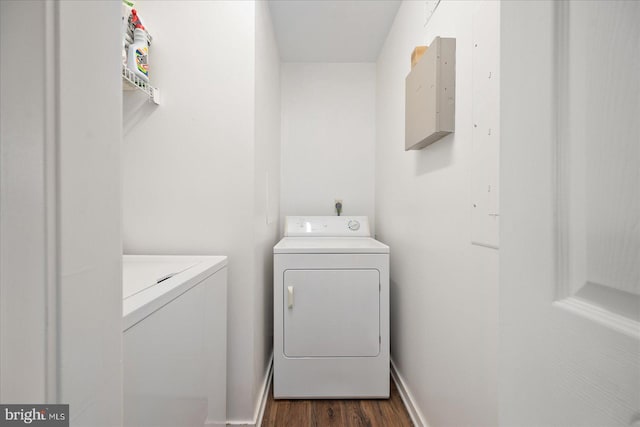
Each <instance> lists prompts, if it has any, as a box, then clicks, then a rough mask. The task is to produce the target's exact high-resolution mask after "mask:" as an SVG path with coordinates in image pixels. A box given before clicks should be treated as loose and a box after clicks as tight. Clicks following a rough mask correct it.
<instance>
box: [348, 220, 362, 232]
mask: <svg viewBox="0 0 640 427" xmlns="http://www.w3.org/2000/svg"><path fill="white" fill-rule="evenodd" d="M347 227H349V230H351V231H358V230H359V229H360V223H359V222H358V221H356V220H355V219H352V220H349V222H348V223H347Z"/></svg>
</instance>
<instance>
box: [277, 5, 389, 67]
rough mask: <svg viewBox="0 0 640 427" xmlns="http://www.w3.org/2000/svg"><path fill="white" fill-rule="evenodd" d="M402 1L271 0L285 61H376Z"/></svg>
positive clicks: (278, 38)
mask: <svg viewBox="0 0 640 427" xmlns="http://www.w3.org/2000/svg"><path fill="white" fill-rule="evenodd" d="M399 6H400V1H399V0H270V1H269V9H270V10H271V19H272V20H273V26H274V29H275V33H276V40H277V41H278V47H279V49H280V59H281V60H282V61H283V62H374V61H376V59H377V58H378V53H379V52H380V49H381V48H382V44H383V43H384V40H385V38H386V37H387V33H388V32H389V28H391V24H392V23H393V19H394V18H395V16H396V12H397V11H398V7H399Z"/></svg>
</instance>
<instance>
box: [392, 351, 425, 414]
mask: <svg viewBox="0 0 640 427" xmlns="http://www.w3.org/2000/svg"><path fill="white" fill-rule="evenodd" d="M391 378H393V382H394V383H396V387H398V392H399V393H400V398H402V402H404V406H405V407H406V408H407V412H409V417H410V418H411V422H412V423H413V425H414V426H416V427H429V424H427V421H426V420H425V418H424V415H423V414H422V412H421V411H420V409H419V408H418V405H417V404H416V401H415V399H414V398H413V395H412V394H411V392H410V391H409V388H408V387H407V383H406V382H405V381H404V379H402V375H400V372H398V368H397V367H396V364H395V363H393V359H391Z"/></svg>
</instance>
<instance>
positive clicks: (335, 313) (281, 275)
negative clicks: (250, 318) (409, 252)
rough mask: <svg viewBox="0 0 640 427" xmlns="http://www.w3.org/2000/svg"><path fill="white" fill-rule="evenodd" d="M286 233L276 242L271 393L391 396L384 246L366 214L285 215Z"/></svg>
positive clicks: (282, 396) (288, 395) (386, 252)
mask: <svg viewBox="0 0 640 427" xmlns="http://www.w3.org/2000/svg"><path fill="white" fill-rule="evenodd" d="M284 236H285V237H284V238H283V239H282V240H281V241H280V242H279V243H278V244H277V245H276V246H275V247H274V248H273V253H274V292H273V296H274V310H273V312H274V321H273V324H274V373H273V394H274V397H275V398H276V399H279V398H280V399H314V398H317V399H322V398H331V399H334V398H386V397H389V247H388V246H387V245H384V244H382V243H380V242H378V241H377V240H375V239H373V238H371V235H370V231H369V221H368V219H367V217H363V216H351V217H347V216H329V217H324V216H323V217H313V216H306V217H298V216H289V217H287V218H286V223H285V230H284Z"/></svg>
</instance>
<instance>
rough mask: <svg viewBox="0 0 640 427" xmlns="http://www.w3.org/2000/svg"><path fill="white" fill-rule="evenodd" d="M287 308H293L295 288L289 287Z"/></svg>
mask: <svg viewBox="0 0 640 427" xmlns="http://www.w3.org/2000/svg"><path fill="white" fill-rule="evenodd" d="M287 307H289V308H293V286H287Z"/></svg>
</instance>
